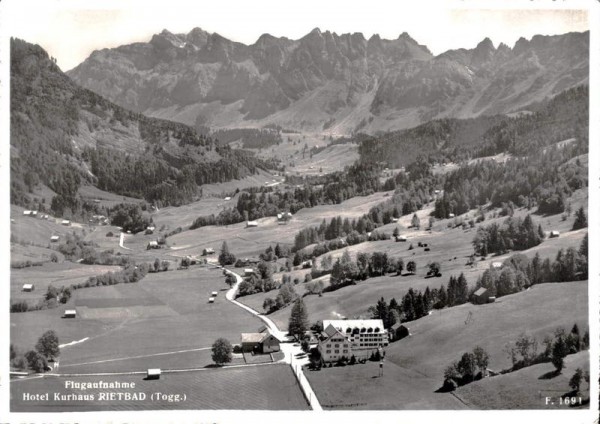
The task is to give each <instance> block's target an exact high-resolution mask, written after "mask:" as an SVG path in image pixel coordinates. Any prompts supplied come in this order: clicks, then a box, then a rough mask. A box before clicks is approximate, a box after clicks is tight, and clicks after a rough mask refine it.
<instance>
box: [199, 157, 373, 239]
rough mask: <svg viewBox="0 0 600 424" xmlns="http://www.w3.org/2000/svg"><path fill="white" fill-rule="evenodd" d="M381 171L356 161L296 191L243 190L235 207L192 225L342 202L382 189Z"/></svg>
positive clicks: (235, 219)
mask: <svg viewBox="0 0 600 424" xmlns="http://www.w3.org/2000/svg"><path fill="white" fill-rule="evenodd" d="M379 174H380V167H379V166H378V165H375V164H362V163H356V164H354V165H351V166H349V167H347V168H346V169H345V170H343V171H339V172H335V173H332V174H327V175H324V176H323V177H320V178H319V181H318V182H314V184H304V185H303V186H302V187H296V188H294V189H293V190H284V191H277V192H275V191H274V190H273V189H272V188H269V187H262V188H260V189H255V190H242V191H241V192H240V195H239V196H238V200H237V204H236V206H235V208H227V209H224V210H223V211H221V212H220V213H219V214H218V215H216V216H215V215H210V216H201V217H198V218H197V219H196V220H195V221H194V223H193V224H192V227H191V228H192V229H194V228H199V227H201V226H204V225H229V224H234V223H238V222H242V221H244V220H255V219H259V218H263V217H265V216H275V215H277V214H278V213H279V212H283V211H287V212H291V213H296V212H297V211H299V210H300V209H303V208H312V207H314V206H318V205H329V204H340V203H342V202H343V201H344V200H347V199H350V198H352V197H356V196H366V195H369V194H373V193H375V192H377V191H381V190H382V184H381V182H380V181H379Z"/></svg>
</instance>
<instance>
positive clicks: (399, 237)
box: [396, 236, 407, 241]
mask: <svg viewBox="0 0 600 424" xmlns="http://www.w3.org/2000/svg"><path fill="white" fill-rule="evenodd" d="M406 240H407V239H406V236H396V241H406Z"/></svg>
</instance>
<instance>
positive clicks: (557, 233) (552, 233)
mask: <svg viewBox="0 0 600 424" xmlns="http://www.w3.org/2000/svg"><path fill="white" fill-rule="evenodd" d="M559 236H560V231H556V230H553V231H550V238H556V237H559Z"/></svg>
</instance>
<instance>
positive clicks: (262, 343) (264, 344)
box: [242, 330, 280, 353]
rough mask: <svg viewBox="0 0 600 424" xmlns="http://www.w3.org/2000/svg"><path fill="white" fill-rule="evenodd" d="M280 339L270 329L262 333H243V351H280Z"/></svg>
mask: <svg viewBox="0 0 600 424" xmlns="http://www.w3.org/2000/svg"><path fill="white" fill-rule="evenodd" d="M279 350H280V346H279V340H278V339H277V337H275V336H274V335H273V334H271V332H270V331H269V330H267V331H265V332H262V333H242V352H254V353H271V352H279Z"/></svg>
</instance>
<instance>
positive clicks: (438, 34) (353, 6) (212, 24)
mask: <svg viewBox="0 0 600 424" xmlns="http://www.w3.org/2000/svg"><path fill="white" fill-rule="evenodd" d="M99 3H100V2H94V3H91V2H83V1H79V0H45V1H43V2H42V1H38V0H21V1H18V2H9V3H8V4H6V5H5V8H4V11H3V12H4V13H3V16H2V21H3V22H2V23H3V25H4V30H5V31H6V32H7V35H10V36H15V37H19V38H22V39H24V40H26V41H29V42H33V43H37V44H40V45H41V46H42V47H43V48H44V49H46V50H47V51H48V53H49V54H50V55H52V56H54V57H55V58H57V61H58V65H59V66H60V67H61V69H63V70H65V71H66V70H69V69H71V68H73V67H75V66H76V65H78V64H79V63H81V62H82V61H83V60H84V59H85V58H86V57H88V56H89V54H90V53H91V52H92V51H93V50H96V49H102V48H110V47H116V46H119V45H123V44H129V43H132V42H137V41H144V42H146V41H149V40H150V38H151V37H152V35H153V34H156V33H159V32H160V31H162V30H163V29H168V30H169V31H171V32H173V33H187V32H189V31H190V30H191V29H192V28H194V27H200V28H202V29H204V30H206V31H208V32H217V33H219V34H220V35H222V36H224V37H226V38H228V39H231V40H233V41H239V42H242V43H244V44H252V43H254V42H256V40H257V39H258V38H259V37H260V35H262V34H264V33H269V34H271V35H273V36H276V37H282V36H283V37H288V38H291V39H298V38H301V37H303V36H304V35H306V34H307V33H309V32H310V31H311V30H312V29H313V28H315V27H319V28H320V29H321V30H322V31H326V30H329V31H332V32H336V33H338V34H341V33H348V32H361V33H363V35H364V36H365V37H366V38H369V37H370V36H372V35H373V34H379V35H380V36H381V37H382V38H387V39H395V38H397V37H398V36H399V35H400V34H401V33H403V32H407V33H408V34H409V35H410V36H411V37H413V38H414V39H415V40H416V41H417V42H419V43H420V44H424V45H426V46H427V47H428V48H429V49H430V50H431V52H432V53H433V54H436V55H437V54H440V53H442V52H444V51H446V50H449V49H456V48H463V47H464V48H473V47H475V46H476V45H477V44H478V43H479V42H480V41H481V40H482V39H484V38H485V37H489V38H490V39H491V40H492V42H493V43H494V45H495V46H498V44H500V43H501V42H503V43H505V44H507V45H509V46H511V47H512V46H513V45H514V43H515V42H516V41H517V40H518V39H519V38H520V37H525V38H528V39H529V38H531V37H532V36H533V35H536V34H543V35H553V34H562V33H566V32H571V31H586V30H588V29H589V23H588V13H587V12H586V11H585V10H577V9H552V10H550V9H543V10H542V9H533V8H532V7H533V6H535V3H532V2H525V1H516V0H509V1H504V2H503V4H504V5H505V6H508V7H513V8H514V7H516V8H517V9H511V10H508V9H491V7H493V6H494V4H496V5H498V4H499V3H494V2H490V1H487V2H485V6H486V7H490V8H488V9H485V10H484V9H473V8H472V7H473V6H478V5H479V7H480V6H482V5H483V3H482V2H476V1H473V2H469V6H470V8H465V6H466V2H460V3H450V2H447V1H446V2H445V3H442V2H439V1H437V0H430V1H428V2H419V6H416V4H417V2H413V3H414V5H413V6H411V7H407V6H406V5H404V6H400V5H399V4H398V5H394V3H396V2H394V3H392V2H389V1H387V0H371V1H369V2H367V3H365V2H349V1H347V0H344V1H342V0H330V1H327V2H325V1H322V0H318V1H317V0H304V1H302V2H299V3H290V2H282V1H276V0H262V1H260V2H248V1H239V0H220V1H216V2H204V1H202V2H189V1H185V0H170V1H168V2H161V3H158V2H149V1H143V2H142V1H138V0H129V1H118V2H117V1H113V0H107V1H103V2H101V4H99ZM397 3H400V2H397ZM576 4H577V3H569V5H570V7H574V5H575V6H576ZM449 5H453V6H454V7H456V6H457V5H458V6H460V7H461V8H460V9H456V8H455V9H449V8H448V7H449ZM496 7H497V6H496ZM538 7H539V5H538ZM553 7H560V5H558V6H557V5H556V4H554V5H553ZM32 12H35V13H32Z"/></svg>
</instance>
